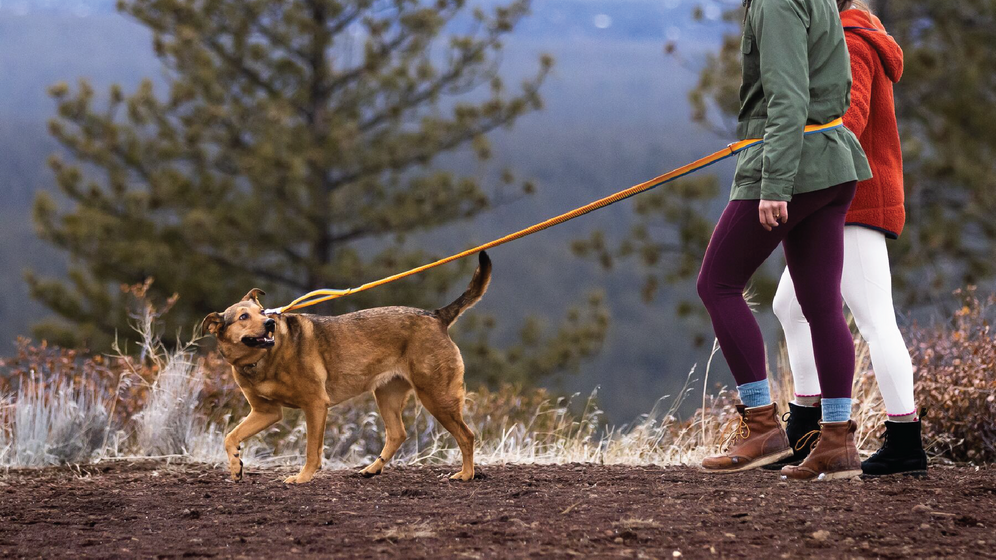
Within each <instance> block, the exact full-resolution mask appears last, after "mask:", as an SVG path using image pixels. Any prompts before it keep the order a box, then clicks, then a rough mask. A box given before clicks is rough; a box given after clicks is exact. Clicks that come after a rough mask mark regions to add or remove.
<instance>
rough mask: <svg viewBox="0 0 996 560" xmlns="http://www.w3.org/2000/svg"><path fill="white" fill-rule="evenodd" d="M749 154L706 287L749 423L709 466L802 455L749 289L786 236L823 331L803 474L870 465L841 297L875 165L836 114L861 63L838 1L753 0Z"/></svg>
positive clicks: (854, 470) (788, 473)
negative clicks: (858, 439) (855, 62)
mask: <svg viewBox="0 0 996 560" xmlns="http://www.w3.org/2000/svg"><path fill="white" fill-rule="evenodd" d="M744 4H745V7H746V14H745V19H744V32H743V39H742V41H741V49H740V50H741V54H742V56H743V84H742V86H741V88H740V102H741V107H740V115H739V117H738V125H737V135H738V137H739V139H741V140H743V139H749V138H761V139H763V140H764V143H763V144H760V145H757V146H754V147H751V148H748V149H747V150H744V151H742V152H740V154H739V156H738V160H737V169H736V175H735V178H734V182H733V188H732V192H731V196H730V202H729V204H728V205H727V207H726V210H725V211H724V212H723V215H722V217H721V218H720V220H719V223H718V224H717V225H716V229H715V231H714V232H713V235H712V239H711V240H710V242H709V247H708V249H707V250H706V254H705V257H704V259H703V261H702V269H701V271H700V272H699V278H698V291H699V296H700V297H701V298H702V302H703V303H704V304H705V307H706V309H707V311H708V312H709V315H710V317H711V319H712V324H713V328H714V329H715V331H716V338H717V339H718V340H719V345H720V347H721V348H722V350H723V355H724V357H725V358H726V361H727V363H728V364H729V366H730V370H731V371H732V373H733V376H734V378H735V379H736V381H737V389H738V391H739V394H740V399H741V401H742V404H741V405H739V406H738V410H739V412H740V415H741V417H740V422H739V425H738V426H737V428H736V430H735V431H734V433H733V434H731V436H730V438H729V442H728V443H729V444H728V446H727V449H726V451H725V452H724V453H722V454H720V455H718V456H715V457H708V458H706V459H705V460H704V461H703V463H702V466H703V468H704V469H705V470H706V471H707V472H712V473H732V472H739V471H743V470H747V469H752V468H757V467H761V466H764V465H766V464H770V463H774V462H777V461H779V460H781V459H783V458H785V457H787V456H789V455H791V454H792V450H791V448H790V446H789V443H788V438H787V437H786V435H785V431H784V429H783V427H782V426H781V424H780V422H779V420H778V418H777V411H776V410H775V405H774V404H773V403H772V400H771V394H770V390H769V388H768V381H767V374H766V367H765V347H764V340H763V339H762V337H761V330H760V328H759V327H758V325H757V322H756V321H755V320H754V317H753V314H752V312H751V310H750V308H749V307H748V305H747V303H746V302H745V301H744V297H743V290H744V288H745V287H746V285H747V282H748V281H749V280H750V278H751V276H752V275H753V274H754V272H755V271H756V270H757V269H758V268H759V267H760V266H761V264H763V263H764V261H765V260H766V259H767V258H768V257H769V256H770V255H771V253H772V252H774V250H775V249H776V248H777V247H778V245H779V244H782V245H783V248H784V252H785V260H786V262H787V264H788V268H789V270H790V271H791V275H792V278H793V280H794V283H795V288H796V293H797V295H798V299H799V304H800V305H801V307H802V310H803V313H804V314H805V316H806V318H807V319H808V320H809V322H810V325H811V328H812V333H813V346H814V354H815V357H816V365H817V371H818V376H819V380H820V387H821V390H822V393H823V422H822V433H821V435H820V436H819V440H818V443H817V444H816V445H815V448H814V450H813V452H812V453H810V455H809V456H808V458H807V459H806V461H805V462H803V463H802V464H801V465H799V466H797V467H785V468H784V469H783V470H782V475H783V477H785V478H791V479H812V478H843V477H851V476H857V475H860V474H861V462H860V459H859V458H858V454H857V448H856V447H855V444H854V431H855V424H854V422H853V421H852V420H851V419H850V413H851V398H850V397H851V381H852V377H853V375H854V341H853V339H852V337H851V331H850V329H849V328H848V325H847V322H846V320H845V318H844V313H843V309H842V302H841V296H840V278H841V270H842V266H843V264H842V263H843V253H844V250H843V230H844V216H845V215H846V214H847V209H848V207H849V205H850V203H851V199H852V198H853V197H854V191H855V185H856V182H857V181H862V180H866V179H869V178H871V170H870V168H869V166H868V161H867V159H866V158H865V154H864V152H863V151H862V149H861V145H860V144H859V143H858V139H857V138H856V137H855V135H854V134H853V133H852V132H851V131H849V130H847V128H844V127H843V126H837V127H832V128H827V129H823V130H821V131H818V132H814V133H810V134H807V133H806V127H807V126H811V125H826V124H830V123H834V122H835V121H837V119H840V118H841V117H842V116H843V115H844V113H845V112H846V111H847V108H848V106H849V105H850V91H851V68H850V61H849V58H848V53H847V44H846V42H845V38H844V30H843V28H842V26H841V23H840V15H839V13H838V11H837V6H836V4H835V3H834V2H833V0H745V3H744Z"/></svg>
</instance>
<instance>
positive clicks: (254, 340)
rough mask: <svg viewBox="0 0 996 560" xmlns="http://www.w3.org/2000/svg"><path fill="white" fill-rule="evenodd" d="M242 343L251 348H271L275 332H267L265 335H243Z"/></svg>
mask: <svg viewBox="0 0 996 560" xmlns="http://www.w3.org/2000/svg"><path fill="white" fill-rule="evenodd" d="M242 344H245V345H246V346H248V347H250V348H269V347H271V346H273V333H267V334H265V335H263V336H243V337H242Z"/></svg>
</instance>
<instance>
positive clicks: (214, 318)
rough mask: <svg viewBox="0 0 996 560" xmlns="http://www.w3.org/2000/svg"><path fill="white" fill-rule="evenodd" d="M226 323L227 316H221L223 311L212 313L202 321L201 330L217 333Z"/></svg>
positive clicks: (207, 332)
mask: <svg viewBox="0 0 996 560" xmlns="http://www.w3.org/2000/svg"><path fill="white" fill-rule="evenodd" d="M224 324H225V318H224V317H222V316H221V313H211V314H210V315H208V316H207V317H205V318H204V320H203V321H202V322H201V332H202V333H206V334H215V335H216V334H218V331H219V330H221V326H222V325H224Z"/></svg>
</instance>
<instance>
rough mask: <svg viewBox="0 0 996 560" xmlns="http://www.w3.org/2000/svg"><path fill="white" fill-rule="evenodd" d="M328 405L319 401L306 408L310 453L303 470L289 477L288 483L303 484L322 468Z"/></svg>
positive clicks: (305, 415) (305, 418) (305, 417)
mask: <svg viewBox="0 0 996 560" xmlns="http://www.w3.org/2000/svg"><path fill="white" fill-rule="evenodd" d="M328 413H329V409H328V405H327V404H326V403H324V402H318V403H315V404H312V405H309V406H308V407H306V408H305V409H304V421H305V423H306V424H307V426H308V453H307V457H306V458H305V461H304V466H303V467H301V472H299V473H297V474H296V475H294V476H292V477H289V478H287V480H285V481H284V482H286V483H288V484H303V483H305V482H308V481H310V480H311V479H312V477H314V476H315V473H316V472H318V469H320V468H322V454H323V452H324V449H325V420H326V419H327V418H328Z"/></svg>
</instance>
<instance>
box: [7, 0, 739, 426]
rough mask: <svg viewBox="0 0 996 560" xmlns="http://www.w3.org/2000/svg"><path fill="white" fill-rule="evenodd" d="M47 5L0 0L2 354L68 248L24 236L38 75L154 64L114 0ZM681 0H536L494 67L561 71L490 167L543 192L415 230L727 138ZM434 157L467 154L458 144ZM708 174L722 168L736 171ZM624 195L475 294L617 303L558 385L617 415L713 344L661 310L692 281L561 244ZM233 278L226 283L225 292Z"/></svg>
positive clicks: (96, 76) (519, 255)
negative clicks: (707, 121) (673, 283)
mask: <svg viewBox="0 0 996 560" xmlns="http://www.w3.org/2000/svg"><path fill="white" fill-rule="evenodd" d="M55 4H56V2H54V1H52V2H47V1H46V0H35V1H32V2H27V3H26V5H28V9H27V10H22V12H23V13H24V15H18V13H21V12H17V6H18V3H17V2H10V1H9V0H8V1H5V2H3V3H2V5H0V75H2V76H3V77H4V79H3V80H0V188H2V190H3V192H4V194H5V198H4V200H3V203H2V207H0V283H2V285H3V286H4V287H5V288H4V290H2V291H0V353H7V352H9V349H10V348H11V346H10V344H11V341H13V339H14V337H15V335H17V334H23V333H26V332H27V331H28V327H29V325H30V324H31V323H33V322H34V321H36V320H37V319H38V318H40V317H41V316H42V315H43V314H44V310H43V309H41V308H39V306H38V305H36V304H34V303H33V302H31V301H30V300H29V299H28V297H27V293H26V288H25V286H24V283H23V281H22V270H23V269H24V268H26V267H31V268H34V269H36V270H39V271H40V272H44V273H47V274H58V273H60V272H61V271H64V270H65V267H66V263H65V257H64V256H63V255H60V254H58V253H56V252H55V251H53V250H52V249H51V248H49V247H48V246H46V245H44V244H43V243H41V242H39V241H38V240H37V239H35V238H34V234H33V227H32V225H31V219H30V206H31V200H32V199H33V195H34V193H35V192H36V191H37V190H38V189H47V188H51V187H52V185H51V177H50V176H49V174H48V172H47V169H46V167H45V159H46V158H47V156H48V154H49V153H51V152H52V151H53V150H54V149H56V146H55V145H54V143H53V142H52V141H51V140H49V139H48V137H47V133H46V131H45V128H46V125H45V122H46V120H47V118H48V117H49V116H50V115H51V112H52V110H53V104H52V102H51V101H50V100H49V99H48V97H47V95H45V89H46V88H47V87H48V86H49V85H50V84H52V83H54V82H57V81H68V82H74V81H75V80H77V79H78V78H79V77H87V78H88V79H90V80H91V81H92V82H93V83H94V84H95V85H96V86H97V91H98V92H103V91H106V87H107V86H108V85H109V84H111V83H114V82H120V83H122V84H123V85H124V86H125V88H126V89H128V90H130V89H132V88H134V86H135V84H137V82H138V81H139V80H140V79H141V78H143V77H152V78H159V77H160V75H161V74H160V68H159V65H158V62H157V61H156V60H155V58H154V56H153V55H152V52H151V47H150V38H149V34H148V33H147V32H146V31H145V30H144V29H142V28H141V27H139V26H138V25H137V24H135V23H133V22H130V21H128V20H125V19H124V18H122V17H120V16H118V15H115V14H114V12H113V11H112V10H111V9H110V6H111V5H112V4H113V2H110V1H107V2H102V1H96V0H94V1H90V2H83V3H82V4H85V5H86V6H87V7H88V8H89V10H90V11H89V12H87V13H86V17H81V16H80V15H78V14H75V13H73V12H72V10H71V9H63V8H58V7H57V6H55ZM70 4H71V2H70ZM688 4H689V3H688V2H684V3H682V2H675V1H673V0H672V1H665V2H660V1H644V0H591V1H579V0H542V1H539V2H536V3H535V5H536V7H537V9H536V14H535V15H534V16H533V18H531V19H530V20H529V21H528V22H526V23H525V24H523V27H522V29H521V30H520V31H519V32H518V33H517V34H516V36H515V37H513V38H512V39H511V40H510V41H509V42H508V45H507V53H506V55H505V57H504V63H503V73H504V74H505V75H506V76H508V77H509V78H510V79H509V80H508V81H509V83H515V82H516V81H517V79H516V77H517V76H525V75H528V74H529V73H530V72H532V71H533V70H534V69H535V67H536V59H537V57H538V56H539V54H540V53H542V52H549V53H551V54H553V55H554V57H555V58H556V59H557V66H556V70H555V73H554V75H553V77H552V78H551V80H550V81H549V83H548V84H547V86H546V87H545V89H544V92H543V94H544V98H545V101H546V107H547V108H546V109H545V110H544V111H543V112H541V113H540V114H537V115H533V116H530V117H528V118H526V119H525V120H523V121H522V123H521V125H518V126H516V127H515V128H514V129H512V130H511V131H503V132H502V133H501V134H499V135H497V136H496V137H495V147H496V150H495V152H496V160H497V161H496V162H495V167H501V166H504V165H510V166H512V167H513V168H515V169H516V170H517V171H518V172H519V173H520V174H522V175H524V176H532V177H535V178H536V179H537V180H538V182H539V184H540V191H539V194H538V195H536V196H534V197H531V198H528V199H525V200H523V201H520V202H517V203H515V204H513V205H510V206H507V207H503V208H500V209H498V210H496V211H494V212H492V213H489V214H488V215H486V216H484V217H482V218H481V219H479V220H476V221H475V222H474V223H465V224H460V225H458V226H454V227H451V228H447V229H446V230H443V231H437V232H433V233H432V234H430V235H426V236H423V237H418V238H412V239H411V240H410V241H409V243H413V244H415V243H418V244H421V245H422V246H428V247H431V248H432V249H433V250H434V251H436V252H437V253H443V252H445V251H449V250H452V249H456V248H462V247H463V246H464V245H465V244H466V243H468V242H469V241H486V240H488V239H490V238H492V237H495V236H497V235H500V234H503V233H506V232H508V231H510V230H513V229H518V228H519V227H521V226H524V225H527V224H529V223H531V222H532V221H535V220H538V219H542V218H545V217H548V216H549V215H552V214H554V213H559V212H561V211H563V210H566V209H569V208H572V207H574V206H576V205H579V204H583V203H585V202H588V201H590V200H591V199H593V198H595V197H597V196H603V195H605V194H607V193H610V192H613V191H615V190H617V189H620V188H623V187H627V186H629V185H631V184H634V183H637V182H640V181H642V180H645V179H647V178H649V177H652V176H654V175H657V174H659V173H661V172H663V171H666V170H668V169H671V168H673V167H676V166H678V165H680V164H682V163H684V162H685V161H687V160H689V159H691V158H692V157H694V156H697V155H699V154H701V153H703V152H706V151H712V150H714V149H716V148H717V147H719V146H722V145H724V144H725V143H726V142H727V141H728V139H725V138H717V137H715V136H713V135H711V134H709V133H707V132H704V131H702V130H700V129H698V128H696V127H695V126H694V125H692V124H691V123H690V122H689V118H688V115H689V108H688V104H687V101H686V94H687V91H688V89H689V87H690V86H691V85H692V84H693V83H694V80H695V79H696V77H697V75H696V72H695V69H694V68H689V67H686V66H688V65H694V62H688V61H689V60H692V61H694V60H695V59H696V58H697V57H699V56H701V54H702V53H703V52H706V51H708V50H710V49H712V48H714V46H715V43H716V41H718V36H719V32H720V29H719V28H718V27H709V26H705V25H702V24H698V23H690V17H689V16H688V11H689V9H690V8H689V7H688ZM46 6H47V7H46ZM668 6H673V7H671V8H668ZM80 14H82V11H81V12H80ZM600 14H604V15H607V16H609V17H610V18H611V23H610V25H608V26H607V27H604V25H605V23H606V21H605V20H604V18H602V19H599V20H598V23H599V25H602V26H603V28H600V27H598V26H596V25H595V23H596V22H595V19H594V18H595V17H596V16H598V15H600ZM675 26H677V27H678V28H679V29H680V30H681V31H680V33H679V35H680V36H681V38H680V42H679V44H680V46H681V48H682V52H683V53H684V54H685V59H684V60H685V62H678V61H677V60H675V59H673V58H668V57H666V56H665V55H664V53H663V45H664V42H665V40H666V37H667V33H668V29H669V28H671V27H675ZM673 34H674V32H673V30H672V35H673ZM444 164H446V165H452V166H456V167H466V163H465V161H464V160H462V159H461V158H460V157H459V155H457V156H454V157H452V158H448V159H447V161H446V162H444ZM470 169H474V168H470ZM714 172H716V173H720V174H722V175H723V176H724V180H726V178H727V177H728V176H729V174H730V172H731V169H730V167H729V166H724V167H718V168H716V169H715V170H714ZM630 209H631V206H630V205H629V204H627V203H622V204H620V205H618V206H616V207H613V208H610V209H607V210H603V211H601V212H599V213H596V214H593V215H591V216H589V217H586V218H585V219H584V220H581V221H578V222H572V223H570V224H567V225H565V226H562V227H559V228H557V229H555V230H551V231H548V232H544V233H542V234H540V235H537V236H535V237H532V238H529V239H525V240H522V241H519V242H517V243H516V244H514V245H509V246H506V247H502V248H499V249H497V250H495V251H494V253H493V255H492V256H493V258H494V260H495V266H496V268H495V282H494V284H493V285H492V291H491V292H490V293H489V295H488V297H487V298H485V300H484V301H483V302H482V303H481V305H480V309H481V310H482V311H485V312H491V313H495V314H500V315H501V317H502V323H503V324H505V325H507V326H509V327H514V326H515V325H516V324H517V322H518V321H517V320H516V319H517V318H519V317H523V316H525V315H527V314H530V313H536V312H539V313H541V314H543V315H546V316H547V317H549V318H550V319H551V320H552V321H555V320H558V319H559V318H560V317H561V316H562V315H563V313H564V311H565V309H566V307H567V306H568V305H570V304H571V303H573V302H576V301H580V300H582V299H583V297H584V295H585V294H586V293H588V292H589V291H591V290H595V289H599V290H604V291H605V292H606V293H607V295H608V297H609V303H610V306H611V310H612V315H613V319H612V321H613V322H612V330H611V333H610V339H609V340H608V344H607V346H606V349H605V351H604V353H603V354H602V355H601V356H600V358H599V359H597V360H595V361H594V362H593V363H591V364H588V365H587V366H586V367H585V368H584V371H583V372H582V374H581V375H579V376H577V377H575V378H569V379H566V380H564V381H563V385H562V387H563V388H565V389H567V390H578V391H582V392H584V393H588V392H590V391H591V389H592V388H593V387H594V386H595V385H602V386H603V390H602V391H601V392H600V398H601V400H602V403H603V404H604V405H605V406H606V408H607V410H608V411H609V412H610V413H612V414H613V416H614V417H615V418H616V419H618V420H623V421H625V420H626V419H627V418H628V417H629V416H631V415H633V414H636V413H638V412H642V411H646V410H649V408H650V406H651V405H652V404H653V401H654V400H655V399H656V398H657V397H658V396H660V395H663V394H664V393H666V392H669V391H672V390H674V389H675V388H676V387H677V386H678V385H679V384H680V382H681V381H682V380H683V379H684V376H685V374H686V373H687V371H688V368H689V367H690V366H691V365H692V364H693V363H695V362H696V361H700V362H702V361H704V359H705V358H706V357H707V356H706V353H707V350H708V349H705V348H690V341H689V339H688V336H687V334H686V331H687V329H686V328H685V327H684V326H682V325H681V324H680V323H679V322H676V320H675V319H674V317H673V316H672V314H671V307H670V303H671V300H673V299H674V298H676V297H678V296H680V295H684V296H689V295H691V291H690V287H688V286H686V287H683V288H681V290H672V291H671V292H670V293H669V294H668V297H667V298H665V299H663V300H661V301H657V302H655V303H654V304H653V305H650V306H648V305H646V304H644V303H643V302H642V301H641V300H640V297H639V288H640V286H641V283H642V278H641V272H640V271H639V270H636V269H634V270H625V269H618V270H615V271H610V272H605V271H602V270H601V269H600V268H599V267H597V266H594V265H591V264H588V263H584V262H581V261H578V260H577V259H575V258H574V257H572V256H571V255H570V251H569V243H570V241H571V240H572V239H574V238H577V237H582V236H584V235H586V233H587V232H590V231H591V230H592V229H594V228H600V229H604V230H607V231H609V232H617V233H618V232H623V231H625V230H626V229H628V228H629V225H630V216H631V211H630ZM239 289H241V288H240V287H235V286H233V287H232V290H233V293H235V292H237V291H238V290H239ZM181 296H182V294H181ZM399 303H403V302H399Z"/></svg>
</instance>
